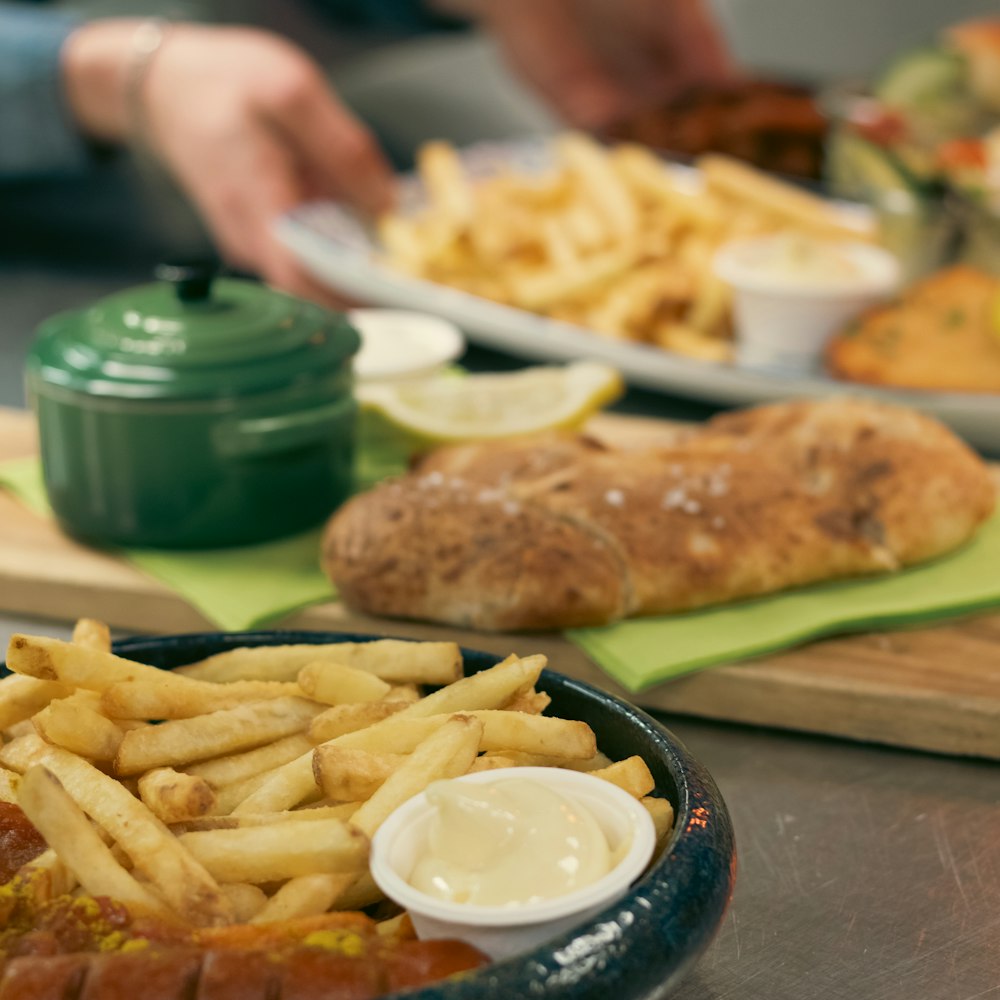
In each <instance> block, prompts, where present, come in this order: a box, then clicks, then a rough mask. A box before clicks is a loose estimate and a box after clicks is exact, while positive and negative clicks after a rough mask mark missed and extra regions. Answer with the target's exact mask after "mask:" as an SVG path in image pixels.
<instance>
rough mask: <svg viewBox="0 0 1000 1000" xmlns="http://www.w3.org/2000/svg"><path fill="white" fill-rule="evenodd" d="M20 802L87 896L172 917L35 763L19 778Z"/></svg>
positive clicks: (50, 773)
mask: <svg viewBox="0 0 1000 1000" xmlns="http://www.w3.org/2000/svg"><path fill="white" fill-rule="evenodd" d="M18 804H19V805H20V806H21V808H22V809H23V810H24V814H25V815H26V816H27V817H28V819H29V820H31V822H32V824H33V825H34V827H35V828H36V829H37V830H38V831H39V833H41V835H42V836H43V837H44V838H45V842H46V843H47V844H48V845H49V848H50V849H51V850H53V851H54V852H55V854H56V855H57V856H58V858H59V859H60V860H61V861H62V862H63V863H64V864H65V865H66V866H67V867H68V868H69V869H70V870H71V871H72V872H73V875H74V876H75V878H76V880H77V881H78V882H79V883H80V885H81V886H83V888H84V889H85V890H86V891H87V892H88V893H90V894H91V895H93V896H110V897H111V898H112V899H117V900H118V901H119V902H122V903H124V904H125V905H126V906H128V907H132V908H135V909H136V911H137V912H139V913H152V914H155V915H156V916H158V917H161V918H164V919H168V920H173V919H176V918H175V917H173V916H172V915H171V913H170V910H169V909H168V908H167V907H166V906H165V905H164V904H163V902H162V901H161V900H160V899H158V898H157V897H156V896H154V895H153V894H152V893H151V892H149V890H148V889H145V888H144V887H143V886H142V885H141V884H140V883H139V882H137V881H136V879H135V877H134V876H133V875H131V874H130V873H129V872H127V871H125V869H124V868H122V866H121V865H120V864H119V863H118V862H117V861H116V860H115V858H114V855H113V854H112V853H111V849H110V848H109V847H108V846H107V844H105V843H104V841H103V840H101V837H100V834H99V833H98V832H97V831H96V830H95V829H94V827H93V826H92V825H91V823H90V820H88V819H87V817H86V815H85V814H84V812H83V810H82V809H80V807H79V806H78V805H77V804H76V802H74V801H73V799H72V798H71V797H70V796H69V795H67V793H66V790H65V789H64V788H63V786H62V785H61V784H60V782H59V780H58V778H56V777H55V775H53V774H52V772H51V771H48V770H47V769H46V768H45V767H41V766H37V765H36V766H35V767H31V768H29V769H28V771H27V772H26V773H25V775H24V778H23V779H22V780H21V787H20V790H19V792H18Z"/></svg>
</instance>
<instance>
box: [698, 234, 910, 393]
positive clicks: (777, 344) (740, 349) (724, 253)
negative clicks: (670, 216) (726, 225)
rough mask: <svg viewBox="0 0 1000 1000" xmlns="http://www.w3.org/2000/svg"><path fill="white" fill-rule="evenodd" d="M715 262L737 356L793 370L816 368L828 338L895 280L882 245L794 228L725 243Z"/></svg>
mask: <svg viewBox="0 0 1000 1000" xmlns="http://www.w3.org/2000/svg"><path fill="white" fill-rule="evenodd" d="M714 267H715V273H716V274H717V275H718V276H719V277H720V278H721V279H722V280H723V281H724V282H726V284H728V285H729V286H730V287H731V288H732V290H733V313H734V319H735V325H736V330H735V335H736V363H737V364H738V365H739V366H741V367H744V368H753V369H759V370H762V371H768V372H773V373H776V374H783V375H793V376H794V375H808V374H815V373H817V372H818V370H819V368H820V363H821V358H822V354H823V348H824V346H825V344H826V342H827V340H829V338H830V337H831V336H832V335H833V334H834V333H835V332H837V330H839V329H840V328H841V327H842V326H844V325H845V324H846V323H847V322H848V321H849V320H851V319H852V318H853V317H855V316H857V315H858V314H859V313H861V312H863V311H864V310H865V309H866V308H868V307H870V306H873V305H875V304H876V303H877V302H880V301H882V300H883V299H885V298H886V297H888V296H889V295H891V294H892V293H893V292H895V291H896V289H897V288H898V287H899V283H900V266H899V262H898V261H897V259H896V258H895V257H894V256H893V255H892V254H891V253H889V251H887V250H884V249H882V248H881V247H878V246H874V245H872V244H870V243H863V242H860V241H851V240H846V241H837V240H827V239H819V238H817V237H811V236H805V235H802V234H792V233H783V234H778V235H774V236H763V237H758V238H755V239H746V240H738V241H735V242H732V243H727V244H725V245H724V246H723V247H722V248H721V249H720V250H719V252H718V254H717V255H716V257H715V261H714Z"/></svg>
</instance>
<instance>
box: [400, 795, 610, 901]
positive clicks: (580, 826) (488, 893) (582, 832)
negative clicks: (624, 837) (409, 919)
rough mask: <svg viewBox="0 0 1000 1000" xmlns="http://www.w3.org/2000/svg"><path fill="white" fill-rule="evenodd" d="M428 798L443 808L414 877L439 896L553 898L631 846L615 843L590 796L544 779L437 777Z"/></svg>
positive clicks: (596, 874) (606, 867) (603, 870)
mask: <svg viewBox="0 0 1000 1000" xmlns="http://www.w3.org/2000/svg"><path fill="white" fill-rule="evenodd" d="M427 798H428V799H429V800H430V802H431V804H432V805H433V806H434V807H435V813H434V816H433V817H432V819H431V822H430V830H429V833H428V837H427V842H426V845H425V847H424V850H423V852H422V853H421V854H420V855H419V857H418V859H417V862H416V865H415V866H414V869H413V871H412V873H411V875H410V878H409V882H410V884H411V885H412V886H413V887H414V888H415V889H419V890H420V891H421V892H424V893H426V894H427V895H429V896H433V897H435V898H437V899H445V900H450V901H452V902H457V903H473V904H479V905H482V906H504V905H518V904H525V903H533V902H538V901H540V900H543V899H550V898H552V897H554V896H561V895H564V894H566V893H568V892H572V891H574V890H575V889H579V888H580V887H582V886H585V885H589V884H590V883H592V882H596V881H597V880H598V879H599V878H601V876H603V875H605V874H607V873H608V872H609V871H610V870H611V869H612V868H613V867H614V865H615V864H616V863H617V861H618V860H619V855H620V853H621V852H622V851H623V850H625V851H627V850H628V844H624V845H618V848H617V850H615V851H613V850H612V848H611V845H610V844H609V843H608V838H607V836H606V835H605V833H604V831H603V830H602V829H601V827H600V825H599V824H598V822H597V820H596V819H595V818H594V816H593V814H592V813H591V812H590V810H588V809H587V807H586V806H585V805H583V803H582V802H580V801H579V800H577V799H576V798H575V797H574V796H572V795H568V794H566V793H564V792H557V791H555V790H554V789H552V788H548V787H546V786H545V785H543V784H541V783H539V782H537V781H532V780H528V779H524V778H502V779H500V778H498V779H497V780H496V781H494V782H491V783H487V784H470V783H468V782H459V781H437V782H434V783H433V784H432V785H430V786H429V787H428V789H427Z"/></svg>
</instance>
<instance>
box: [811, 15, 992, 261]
mask: <svg viewBox="0 0 1000 1000" xmlns="http://www.w3.org/2000/svg"><path fill="white" fill-rule="evenodd" d="M825 104H826V108H827V110H828V112H829V114H830V116H831V119H832V129H831V134H830V138H829V140H828V148H827V164H826V172H827V177H828V181H829V183H830V186H831V189H832V190H833V192H834V193H835V194H837V195H839V196H842V197H848V198H855V199H860V200H862V201H867V202H869V203H871V204H872V205H873V206H874V208H875V209H876V211H877V213H878V215H879V219H880V224H881V228H882V235H883V240H884V242H885V243H886V244H887V245H888V246H889V248H890V249H892V250H893V251H894V252H896V254H897V255H898V256H899V257H900V258H901V260H902V261H903V264H904V268H905V270H906V271H907V273H908V274H909V276H910V277H918V276H919V275H921V274H925V273H927V272H929V271H932V270H934V269H935V268H937V267H940V266H941V265H943V264H945V263H950V262H956V261H961V262H964V263H969V264H973V265H975V266H978V267H981V268H984V269H985V270H988V271H991V272H993V273H1000V18H997V19H993V20H980V21H971V22H965V23H963V24H959V25H956V26H954V27H952V28H950V29H948V30H946V31H944V32H943V33H942V34H941V36H940V37H939V38H937V39H935V40H933V42H932V43H931V44H928V45H925V46H923V47H921V48H918V49H915V50H910V51H906V52H902V53H900V54H899V55H898V56H897V57H896V58H895V59H893V60H892V61H891V62H890V64H889V65H888V66H887V67H886V68H885V69H884V70H883V71H882V73H881V74H880V75H879V76H878V78H877V79H876V80H875V81H874V82H873V83H872V84H871V85H870V86H869V87H867V88H865V89H860V88H842V89H840V90H837V91H834V92H831V94H829V95H828V96H827V99H826V102H825Z"/></svg>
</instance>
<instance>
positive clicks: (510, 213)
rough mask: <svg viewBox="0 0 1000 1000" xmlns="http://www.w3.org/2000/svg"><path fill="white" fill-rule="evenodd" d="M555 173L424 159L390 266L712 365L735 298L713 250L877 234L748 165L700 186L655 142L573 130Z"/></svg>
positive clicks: (398, 221)
mask: <svg viewBox="0 0 1000 1000" xmlns="http://www.w3.org/2000/svg"><path fill="white" fill-rule="evenodd" d="M552 146H553V149H552V153H553V157H552V159H553V164H552V167H551V169H549V170H548V171H547V172H545V173H540V174H528V173H524V172H521V173H518V172H515V171H514V170H511V169H507V170H503V171H501V172H498V173H496V174H495V175H494V176H490V177H487V178H485V179H479V180H476V179H473V178H472V177H470V176H469V173H468V171H467V170H466V169H465V167H464V166H463V163H462V160H461V157H460V156H459V154H458V153H457V152H456V150H455V149H454V148H453V147H451V146H450V145H448V144H446V143H443V142H434V143H429V144H427V145H426V146H424V147H423V148H422V149H421V151H420V153H419V155H418V160H417V167H418V173H419V176H420V179H421V181H422V183H423V187H424V190H425V193H426V205H425V207H423V208H422V209H421V210H420V211H418V212H415V213H412V214H404V213H401V212H395V213H391V214H388V215H386V216H384V217H383V218H382V219H381V220H380V224H379V238H380V241H381V245H382V250H383V253H384V256H385V259H386V261H387V262H388V263H389V264H390V265H391V266H393V267H394V268H396V269H398V270H400V271H402V272H405V273H407V274H409V275H412V276H414V277H418V278H422V279H426V280H430V281H435V282H438V283H440V284H444V285H450V286H452V287H455V288H459V289H462V290H464V291H467V292H471V293H473V294H475V295H479V296H483V297H485V298H488V299H493V300H495V301H497V302H502V303H505V304H507V305H511V306H516V307H518V308H521V309H526V310H530V311H532V312H537V313H541V314H544V315H546V316H549V317H552V318H553V319H559V320H565V321H567V322H570V323H574V324H577V325H579V326H583V327H587V328H589V329H591V330H594V331H597V332H599V333H602V334H606V335H607V336H609V337H614V338H617V339H620V340H627V341H637V342H643V343H648V344H654V345H658V346H660V347H662V348H665V349H667V350H671V351H676V352H678V353H681V354H685V355H689V356H692V357H696V358H701V359H703V360H709V361H726V360H728V359H729V358H730V354H731V346H730V341H731V336H732V317H731V295H730V291H729V289H728V287H727V286H726V285H725V284H723V283H722V282H721V281H720V280H719V279H718V278H717V277H715V275H714V274H713V271H712V259H713V257H714V255H715V253H716V252H717V250H718V249H719V247H720V246H722V244H724V243H727V242H729V241H731V240H734V239H738V238H742V237H748V236H755V235H764V234H770V233H781V232H786V231H791V232H796V233H803V234H810V235H815V236H822V237H833V238H841V239H843V238H853V239H858V238H866V239H867V238H871V237H872V236H873V232H872V231H871V230H869V229H867V228H865V227H864V226H863V225H856V224H855V223H854V221H853V220H849V221H847V220H845V217H844V215H843V213H842V212H841V211H840V210H839V209H837V208H836V207H835V206H832V205H831V204H830V203H828V202H826V201H824V200H823V199H821V198H819V197H816V196H814V195H812V194H809V193H808V192H805V191H803V190H801V189H799V188H797V187H794V186H792V185H791V184H787V183H785V182H783V181H781V180H778V179H775V178H773V177H771V176H770V175H768V174H765V173H762V172H761V171H758V170H756V169H754V168H753V167H749V166H747V165H745V164H743V163H740V162H739V161H737V160H732V159H728V158H725V157H721V156H706V157H703V158H702V159H701V160H700V161H699V162H698V164H697V166H698V167H699V171H698V175H697V180H698V182H699V183H698V184H696V185H694V186H692V176H691V174H690V173H686V174H682V173H680V172H679V171H677V170H676V169H674V170H671V169H670V168H668V167H667V166H666V165H665V164H664V163H663V162H662V161H661V160H659V159H658V158H657V157H656V156H654V154H653V153H651V152H650V151H649V150H648V149H645V148H644V147H641V146H636V145H630V144H624V145H618V146H616V147H614V148H610V149H608V148H605V147H603V146H601V145H599V144H598V143H597V142H595V141H593V140H592V139H590V138H588V137H586V136H584V135H580V134H576V133H569V134H565V135H562V136H559V137H558V138H556V139H555V140H554V141H553V144H552Z"/></svg>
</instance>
